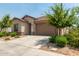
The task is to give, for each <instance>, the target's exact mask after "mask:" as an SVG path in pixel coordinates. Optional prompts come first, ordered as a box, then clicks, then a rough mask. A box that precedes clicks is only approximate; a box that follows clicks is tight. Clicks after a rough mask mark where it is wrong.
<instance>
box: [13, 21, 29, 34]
mask: <svg viewBox="0 0 79 59" xmlns="http://www.w3.org/2000/svg"><path fill="white" fill-rule="evenodd" d="M13 24H19V25H20V28H19V29H18V31H19V32H21V34H28V33H29V29H28V24H27V23H24V22H22V21H19V20H14V21H13ZM13 29H14V27H12V30H13ZM13 31H14V30H13Z"/></svg>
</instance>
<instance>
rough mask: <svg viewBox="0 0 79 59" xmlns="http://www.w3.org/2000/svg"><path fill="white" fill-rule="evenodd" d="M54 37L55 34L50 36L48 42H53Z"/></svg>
mask: <svg viewBox="0 0 79 59" xmlns="http://www.w3.org/2000/svg"><path fill="white" fill-rule="evenodd" d="M55 38H56V35H52V36H50V38H49V42H52V43H55Z"/></svg>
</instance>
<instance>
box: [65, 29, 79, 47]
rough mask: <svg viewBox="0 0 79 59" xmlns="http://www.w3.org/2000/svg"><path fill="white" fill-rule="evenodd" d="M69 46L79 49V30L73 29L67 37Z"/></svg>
mask: <svg viewBox="0 0 79 59" xmlns="http://www.w3.org/2000/svg"><path fill="white" fill-rule="evenodd" d="M66 37H67V40H68V42H69V45H70V46H71V47H74V48H78V47H79V29H77V28H75V29H71V30H70V32H69V34H68V35H66Z"/></svg>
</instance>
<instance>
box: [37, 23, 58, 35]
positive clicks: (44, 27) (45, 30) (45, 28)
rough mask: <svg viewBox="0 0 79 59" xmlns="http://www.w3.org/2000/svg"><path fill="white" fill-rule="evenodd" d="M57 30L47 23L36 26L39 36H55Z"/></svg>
mask: <svg viewBox="0 0 79 59" xmlns="http://www.w3.org/2000/svg"><path fill="white" fill-rule="evenodd" d="M56 32H57V29H56V28H55V27H54V26H51V25H49V24H47V23H42V24H36V34H38V35H54V34H56Z"/></svg>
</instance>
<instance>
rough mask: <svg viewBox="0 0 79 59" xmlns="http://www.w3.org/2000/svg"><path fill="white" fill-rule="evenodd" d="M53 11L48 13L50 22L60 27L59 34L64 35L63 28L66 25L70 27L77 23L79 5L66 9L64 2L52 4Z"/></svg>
mask: <svg viewBox="0 0 79 59" xmlns="http://www.w3.org/2000/svg"><path fill="white" fill-rule="evenodd" d="M50 9H51V11H53V12H52V13H46V15H47V17H48V19H49V23H50V24H51V25H53V26H55V27H56V28H57V29H58V35H63V33H62V30H63V28H65V27H70V26H72V25H73V24H74V23H75V20H76V18H77V16H76V15H77V13H76V12H78V10H79V9H78V7H75V8H72V9H65V8H64V6H63V4H55V5H54V6H52V7H51V8H50Z"/></svg>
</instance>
